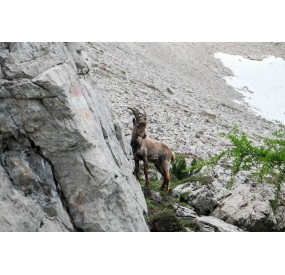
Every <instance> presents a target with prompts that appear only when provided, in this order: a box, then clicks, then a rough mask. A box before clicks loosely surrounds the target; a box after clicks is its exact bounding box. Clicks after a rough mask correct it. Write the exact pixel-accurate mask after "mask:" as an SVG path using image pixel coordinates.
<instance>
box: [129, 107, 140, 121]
mask: <svg viewBox="0 0 285 275" xmlns="http://www.w3.org/2000/svg"><path fill="white" fill-rule="evenodd" d="M128 109H130V110H131V111H132V112H133V114H134V116H135V118H136V119H139V118H140V112H139V110H138V109H137V108H131V107H128Z"/></svg>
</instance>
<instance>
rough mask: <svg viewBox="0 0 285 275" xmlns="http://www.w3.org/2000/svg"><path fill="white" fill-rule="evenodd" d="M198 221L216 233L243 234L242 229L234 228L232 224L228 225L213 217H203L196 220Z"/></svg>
mask: <svg viewBox="0 0 285 275" xmlns="http://www.w3.org/2000/svg"><path fill="white" fill-rule="evenodd" d="M196 219H197V221H199V222H200V223H202V224H203V225H206V226H209V227H212V228H214V230H215V231H218V232H241V231H243V230H241V229H240V228H238V227H237V226H234V225H232V224H229V223H226V222H224V221H222V220H220V219H217V218H215V217H211V216H201V217H197V218H196Z"/></svg>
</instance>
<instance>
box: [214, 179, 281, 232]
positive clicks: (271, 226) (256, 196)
mask: <svg viewBox="0 0 285 275" xmlns="http://www.w3.org/2000/svg"><path fill="white" fill-rule="evenodd" d="M274 197H275V193H274V187H273V186H270V185H268V184H265V185H261V184H260V185H258V186H256V187H252V186H250V185H246V184H238V185H236V187H235V188H234V189H233V191H232V195H231V196H229V197H228V198H226V199H224V200H223V201H222V203H221V205H220V206H219V207H217V209H215V210H214V211H213V213H212V215H214V216H215V217H217V218H219V219H222V220H224V221H226V222H228V223H231V224H234V225H237V226H239V227H241V228H242V229H244V230H248V231H273V230H276V229H277V228H276V225H277V222H276V217H275V215H274V212H273V209H272V207H271V205H270V201H271V200H274ZM279 227H281V224H280V225H279ZM283 230H284V225H283Z"/></svg>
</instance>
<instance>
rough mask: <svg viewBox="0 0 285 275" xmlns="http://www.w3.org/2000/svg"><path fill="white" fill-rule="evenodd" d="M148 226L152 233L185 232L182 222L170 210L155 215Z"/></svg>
mask: <svg viewBox="0 0 285 275" xmlns="http://www.w3.org/2000/svg"><path fill="white" fill-rule="evenodd" d="M148 224H149V228H150V231H152V232H180V231H182V230H183V225H182V223H181V221H180V220H179V219H178V218H177V217H176V215H175V212H174V211H173V210H170V209H167V210H164V211H161V212H159V213H156V214H154V215H153V216H152V217H151V218H150V219H149V221H148Z"/></svg>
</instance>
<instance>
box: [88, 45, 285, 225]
mask: <svg viewBox="0 0 285 275" xmlns="http://www.w3.org/2000/svg"><path fill="white" fill-rule="evenodd" d="M87 52H88V56H89V58H90V59H89V60H88V62H89V66H90V74H91V76H92V78H93V79H94V81H95V82H96V83H98V84H99V85H100V86H102V87H103V88H104V90H105V92H106V96H107V97H108V98H109V100H110V101H111V104H112V106H113V109H114V110H115V113H116V114H117V116H118V118H119V120H120V121H121V123H122V125H123V128H124V132H125V134H126V136H127V139H128V140H129V139H130V134H131V128H132V117H131V115H130V114H129V112H128V111H127V107H129V106H136V107H138V108H142V109H145V110H146V113H147V115H148V121H149V125H148V134H149V135H150V136H151V137H154V138H157V139H159V140H161V141H163V142H165V143H167V144H168V145H170V147H171V148H173V150H175V151H176V152H179V153H188V154H189V155H190V156H192V157H190V159H189V163H190V161H191V159H192V158H193V157H198V158H202V159H208V158H209V157H211V156H214V155H216V154H217V153H218V152H220V151H222V150H224V149H225V148H227V147H228V146H230V143H229V142H228V140H226V139H224V138H222V137H221V136H220V133H222V132H228V131H229V129H230V128H231V127H232V126H233V125H234V124H237V125H238V126H239V128H240V129H241V130H242V131H244V132H246V133H247V134H248V135H249V137H250V138H253V139H254V140H255V141H256V142H257V143H258V140H259V137H265V136H270V135H271V134H272V132H273V131H275V130H276V126H275V125H274V124H273V123H272V122H270V121H267V120H265V119H263V118H261V117H258V116H256V115H255V114H254V112H253V111H251V109H250V108H249V106H247V104H246V103H243V104H238V103H236V101H242V95H241V94H239V93H238V92H236V91H235V90H234V89H233V88H232V87H230V86H228V85H227V84H226V82H225V80H224V79H223V78H224V77H225V76H229V75H231V71H230V70H229V69H228V68H226V67H224V66H223V64H222V63H221V61H220V60H218V59H216V58H215V57H214V54H215V53H216V52H223V53H228V54H238V55H242V56H244V57H246V58H249V59H255V60H261V59H262V57H264V56H268V55H274V56H278V57H283V58H285V44H284V43H89V45H88V47H87ZM130 159H131V155H130ZM206 174H207V175H210V180H209V182H208V184H207V185H203V186H202V185H201V184H199V183H197V182H194V183H193V182H189V183H185V184H184V185H183V186H180V187H179V186H178V187H177V188H176V190H175V191H174V194H176V196H179V194H181V193H185V192H189V193H191V195H190V196H189V198H188V201H189V204H191V205H193V204H194V206H196V209H195V210H196V211H197V212H198V213H200V214H201V215H202V214H207V215H209V214H210V215H212V216H215V217H217V218H219V219H222V220H224V221H227V222H229V223H231V224H234V225H237V226H239V227H240V228H242V229H243V230H250V231H271V230H284V229H285V227H284V226H283V223H284V222H283V216H284V214H283V213H284V209H283V208H284V207H283V206H279V207H278V208H277V210H276V211H274V212H273V210H272V207H271V204H270V200H272V199H274V194H275V191H274V190H275V189H274V186H270V185H268V184H266V183H265V184H259V185H257V186H256V183H253V182H251V181H250V180H248V178H247V177H246V175H245V174H241V175H240V176H239V177H238V179H237V182H236V183H235V185H234V186H233V188H232V190H228V189H227V188H226V182H227V181H228V180H229V177H230V175H229V171H227V170H225V169H224V168H223V167H221V166H217V167H216V168H215V170H214V171H210V172H209V171H208V172H207V173H206ZM282 188H283V187H282Z"/></svg>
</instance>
